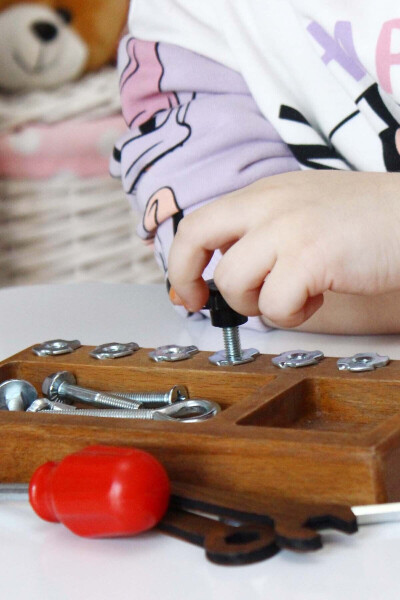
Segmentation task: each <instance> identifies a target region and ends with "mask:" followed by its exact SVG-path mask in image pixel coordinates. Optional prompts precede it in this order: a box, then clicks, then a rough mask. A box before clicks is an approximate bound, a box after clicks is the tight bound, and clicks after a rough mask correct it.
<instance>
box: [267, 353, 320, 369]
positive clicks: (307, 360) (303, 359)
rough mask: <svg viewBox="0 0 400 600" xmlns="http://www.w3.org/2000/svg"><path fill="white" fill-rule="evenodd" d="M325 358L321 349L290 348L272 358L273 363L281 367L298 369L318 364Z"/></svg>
mask: <svg viewBox="0 0 400 600" xmlns="http://www.w3.org/2000/svg"><path fill="white" fill-rule="evenodd" d="M323 358H324V353H323V352H321V351H320V350H313V351H308V350H289V351H288V352H282V354H279V356H275V357H274V358H273V359H272V364H273V365H275V366H276V367H280V368H281V369H286V368H287V367H291V368H294V369H297V368H299V367H308V366H309V365H317V364H318V363H319V362H320V361H321V360H322V359H323Z"/></svg>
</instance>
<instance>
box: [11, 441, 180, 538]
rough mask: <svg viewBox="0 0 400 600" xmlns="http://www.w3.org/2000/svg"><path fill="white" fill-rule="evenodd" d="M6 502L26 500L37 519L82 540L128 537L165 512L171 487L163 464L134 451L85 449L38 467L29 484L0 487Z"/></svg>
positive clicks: (109, 448) (96, 447) (154, 523)
mask: <svg viewBox="0 0 400 600" xmlns="http://www.w3.org/2000/svg"><path fill="white" fill-rule="evenodd" d="M0 494H1V495H2V496H4V497H6V498H13V499H15V498H21V499H22V498H23V499H28V498H29V502H30V504H31V506H32V508H33V510H34V511H35V512H36V514H37V515H38V516H39V517H41V518H42V519H44V520H45V521H50V522H55V523H56V522H61V523H63V525H65V526H66V527H67V528H68V529H69V530H70V531H72V532H73V533H75V534H77V535H79V536H83V537H91V538H96V537H121V536H132V535H136V534H138V533H140V532H143V531H146V530H148V529H151V528H152V527H154V526H155V525H156V524H157V523H158V522H159V521H160V520H161V519H162V517H163V516H164V514H165V513H166V511H167V508H168V504H169V498H170V482H169V478H168V475H167V473H166V471H165V469H164V467H163V466H162V465H161V463H160V462H159V461H158V460H157V459H156V458H155V457H154V456H152V455H151V454H149V453H148V452H145V451H143V450H138V449H136V448H122V447H116V446H100V445H97V446H88V447H87V448H84V449H83V450H81V451H79V452H75V453H73V454H70V455H68V456H66V457H65V458H64V459H62V460H61V461H60V462H47V463H44V464H43V465H41V466H40V467H39V468H38V469H36V471H35V472H34V474H33V475H32V478H31V480H30V482H29V484H24V483H14V484H1V485H0Z"/></svg>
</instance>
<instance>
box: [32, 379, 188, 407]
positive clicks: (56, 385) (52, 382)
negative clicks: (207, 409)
mask: <svg viewBox="0 0 400 600" xmlns="http://www.w3.org/2000/svg"><path fill="white" fill-rule="evenodd" d="M75 384H76V378H75V376H74V375H73V374H72V373H69V372H68V371H60V372H59V373H54V374H53V375H49V376H48V377H46V379H45V380H44V382H43V386H42V390H43V393H44V395H45V396H46V397H47V398H49V399H50V400H54V401H56V402H62V401H65V402H67V403H68V404H70V403H71V402H72V401H73V400H79V401H80V402H82V403H84V404H91V405H93V406H100V407H102V406H107V407H109V408H119V409H124V410H132V409H138V408H139V407H140V408H142V407H143V406H144V405H154V404H173V403H175V402H181V401H182V400H186V399H188V398H189V392H188V390H187V388H186V387H185V386H183V385H175V386H174V387H173V388H172V389H171V390H169V391H168V392H166V393H161V394H125V393H123V392H100V391H97V390H90V389H87V388H83V387H80V386H77V385H75ZM68 401H69V402H68Z"/></svg>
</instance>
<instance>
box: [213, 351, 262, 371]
mask: <svg viewBox="0 0 400 600" xmlns="http://www.w3.org/2000/svg"><path fill="white" fill-rule="evenodd" d="M259 354H260V352H259V351H258V350H257V349H256V348H248V349H246V350H242V352H241V357H240V359H235V360H228V359H227V358H226V352H225V350H220V351H219V352H216V353H215V354H213V355H212V356H209V358H208V360H209V361H210V362H211V363H212V364H213V365H217V366H218V367H230V366H235V365H243V364H245V363H248V362H252V361H253V360H254V359H255V358H256V356H258V355H259Z"/></svg>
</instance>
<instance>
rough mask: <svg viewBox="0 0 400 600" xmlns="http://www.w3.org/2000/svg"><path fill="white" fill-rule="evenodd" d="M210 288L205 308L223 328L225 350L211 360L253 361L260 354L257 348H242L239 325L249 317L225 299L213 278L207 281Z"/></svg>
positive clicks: (219, 362)
mask: <svg viewBox="0 0 400 600" xmlns="http://www.w3.org/2000/svg"><path fill="white" fill-rule="evenodd" d="M206 283H207V285H208V289H209V290H210V296H209V299H208V302H207V304H206V306H205V307H204V308H208V309H209V310H210V317H211V323H212V324H213V325H214V327H220V328H221V329H222V333H223V337H224V346H225V350H220V351H219V352H216V353H215V354H213V355H212V356H210V357H209V361H210V362H212V363H213V364H216V365H218V366H226V365H241V364H243V363H247V362H251V361H253V360H254V358H255V357H256V356H257V355H258V354H259V351H258V350H257V349H256V348H249V349H247V350H242V348H241V344H240V333H239V326H240V325H243V324H244V323H246V322H247V321H248V318H247V317H245V316H243V315H240V314H239V313H237V312H236V311H234V310H233V309H232V308H231V307H230V306H229V305H228V304H227V303H226V302H225V300H224V298H223V297H222V295H221V292H220V291H219V290H218V288H217V286H216V285H215V283H214V280H213V279H210V280H209V281H207V282H206Z"/></svg>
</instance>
